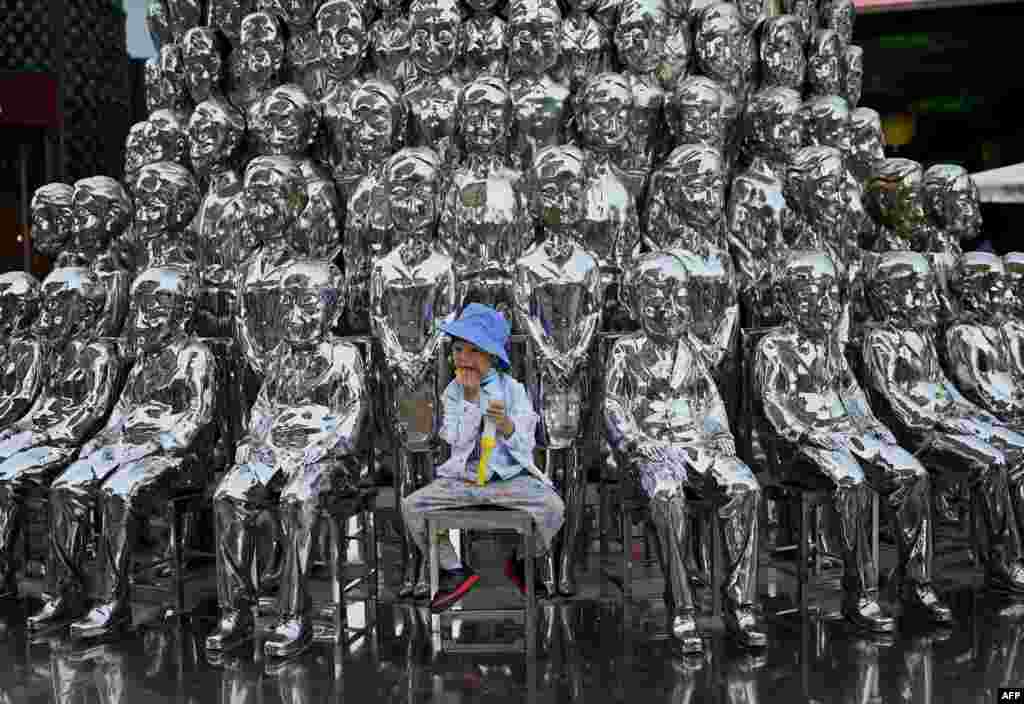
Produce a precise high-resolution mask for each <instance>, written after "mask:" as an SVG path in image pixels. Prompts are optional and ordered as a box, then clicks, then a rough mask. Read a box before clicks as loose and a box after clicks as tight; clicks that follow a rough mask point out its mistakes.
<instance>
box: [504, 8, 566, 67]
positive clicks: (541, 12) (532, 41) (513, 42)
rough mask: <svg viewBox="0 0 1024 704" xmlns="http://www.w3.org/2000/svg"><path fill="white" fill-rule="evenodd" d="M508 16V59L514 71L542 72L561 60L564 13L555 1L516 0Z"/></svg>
mask: <svg viewBox="0 0 1024 704" xmlns="http://www.w3.org/2000/svg"><path fill="white" fill-rule="evenodd" d="M510 11H511V14H510V16H509V20H508V36H509V47H508V61H509V68H511V69H512V71H513V72H514V73H525V74H530V75H540V74H542V73H547V72H548V71H550V70H551V69H553V68H554V67H555V64H557V63H558V58H559V55H560V54H561V48H562V15H561V13H560V12H559V11H558V7H557V6H556V5H555V4H554V3H550V2H545V1H544V0H516V2H513V4H512V6H511V8H510Z"/></svg>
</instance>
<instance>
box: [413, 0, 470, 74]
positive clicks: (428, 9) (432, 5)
mask: <svg viewBox="0 0 1024 704" xmlns="http://www.w3.org/2000/svg"><path fill="white" fill-rule="evenodd" d="M461 20H462V15H461V13H460V11H459V5H458V2H457V0H413V3H412V5H410V6H409V24H410V31H411V32H412V36H411V38H410V41H409V58H410V60H411V61H412V63H413V65H414V66H416V68H418V69H419V70H420V71H423V72H424V73H426V74H429V75H431V76H437V75H440V74H442V73H444V72H445V71H448V70H449V69H450V68H451V67H452V64H453V63H455V58H456V56H457V55H458V48H459V23H460V22H461Z"/></svg>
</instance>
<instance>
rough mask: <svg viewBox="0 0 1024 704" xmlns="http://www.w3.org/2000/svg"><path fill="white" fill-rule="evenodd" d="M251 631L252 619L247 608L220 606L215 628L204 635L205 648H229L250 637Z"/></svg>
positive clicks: (250, 612)
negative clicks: (218, 619) (218, 618)
mask: <svg viewBox="0 0 1024 704" xmlns="http://www.w3.org/2000/svg"><path fill="white" fill-rule="evenodd" d="M252 633H253V619H252V611H251V610H250V609H249V608H241V609H225V608H222V609H221V612H220V622H219V623H218V624H217V630H216V631H215V632H213V633H211V634H210V635H208V636H207V637H206V649H207V650H231V649H232V648H234V647H236V646H239V645H241V644H242V643H244V642H246V641H247V640H249V639H250V638H252Z"/></svg>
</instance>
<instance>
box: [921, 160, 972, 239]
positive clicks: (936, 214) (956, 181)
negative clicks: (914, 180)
mask: <svg viewBox="0 0 1024 704" xmlns="http://www.w3.org/2000/svg"><path fill="white" fill-rule="evenodd" d="M923 197H924V201H925V207H926V209H927V212H928V215H929V216H930V218H931V220H932V222H933V223H934V224H935V225H937V226H938V227H940V228H942V229H944V230H947V231H948V232H950V233H952V234H955V235H956V236H957V238H958V239H972V238H973V237H974V236H975V235H977V234H978V231H979V230H980V229H981V204H980V197H979V194H978V187H977V185H976V184H975V183H974V180H973V179H972V178H971V177H970V175H968V173H967V172H966V171H965V170H964V169H963V168H962V167H960V166H956V165H954V164H936V165H934V166H931V167H929V168H928V170H927V171H926V172H925V173H924V178H923Z"/></svg>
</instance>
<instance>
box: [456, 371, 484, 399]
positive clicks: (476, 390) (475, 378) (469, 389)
mask: <svg viewBox="0 0 1024 704" xmlns="http://www.w3.org/2000/svg"><path fill="white" fill-rule="evenodd" d="M480 379H481V377H480V370H479V369H473V368H472V367H459V368H458V369H456V370H455V380H456V381H457V382H459V383H460V384H462V396H463V398H465V399H466V400H467V401H469V402H470V403H474V402H475V401H476V400H477V399H479V398H480Z"/></svg>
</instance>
